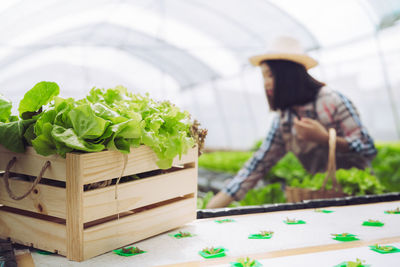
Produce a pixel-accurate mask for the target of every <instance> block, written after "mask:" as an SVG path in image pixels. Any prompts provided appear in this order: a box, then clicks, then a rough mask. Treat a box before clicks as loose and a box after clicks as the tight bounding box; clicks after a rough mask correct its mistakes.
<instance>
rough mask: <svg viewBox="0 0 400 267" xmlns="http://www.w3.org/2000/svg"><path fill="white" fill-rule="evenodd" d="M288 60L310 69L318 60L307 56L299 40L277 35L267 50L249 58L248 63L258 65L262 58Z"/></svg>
mask: <svg viewBox="0 0 400 267" xmlns="http://www.w3.org/2000/svg"><path fill="white" fill-rule="evenodd" d="M279 59H283V60H290V61H293V62H296V63H299V64H301V65H303V66H304V67H306V69H311V68H312V67H315V66H317V65H318V62H317V61H316V60H315V59H313V58H312V57H310V56H308V55H307V54H306V53H305V51H304V48H303V47H302V46H301V44H300V42H299V41H297V40H296V39H294V38H291V37H279V38H277V39H276V40H274V41H273V42H272V44H271V46H270V47H269V48H268V50H267V52H266V53H264V54H262V55H256V56H252V57H250V58H249V60H250V63H251V64H253V65H254V66H259V65H260V63H261V62H262V61H264V60H279Z"/></svg>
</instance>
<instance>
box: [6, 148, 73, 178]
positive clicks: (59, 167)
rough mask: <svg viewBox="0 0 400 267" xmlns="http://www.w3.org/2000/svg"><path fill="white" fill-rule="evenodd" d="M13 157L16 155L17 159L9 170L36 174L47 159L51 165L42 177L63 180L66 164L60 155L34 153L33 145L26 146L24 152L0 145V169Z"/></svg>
mask: <svg viewBox="0 0 400 267" xmlns="http://www.w3.org/2000/svg"><path fill="white" fill-rule="evenodd" d="M13 157H16V158H17V161H16V162H15V164H14V166H13V167H12V168H11V172H15V173H21V174H27V175H32V176H37V175H39V173H40V171H41V170H42V167H43V165H44V164H45V163H46V161H48V160H49V161H50V162H51V166H50V167H49V168H47V170H46V171H45V172H44V174H43V178H49V179H53V180H58V181H64V182H65V177H66V165H65V159H64V158H62V157H61V156H58V155H54V156H48V157H45V156H41V155H38V154H37V153H36V151H35V150H34V149H33V147H27V148H26V151H25V153H15V152H11V151H9V150H8V149H6V148H4V147H3V146H2V145H0V170H5V169H6V166H7V164H8V162H9V161H10V160H11V159H12V158H13Z"/></svg>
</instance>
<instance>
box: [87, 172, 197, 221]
mask: <svg viewBox="0 0 400 267" xmlns="http://www.w3.org/2000/svg"><path fill="white" fill-rule="evenodd" d="M190 193H194V194H197V169H195V168H188V169H182V170H179V171H175V172H172V173H167V174H161V175H157V176H154V177H149V178H145V179H141V180H136V181H132V182H127V183H123V184H119V185H118V200H115V186H108V187H106V188H100V189H95V190H91V191H87V192H84V196H83V208H84V212H83V216H84V222H89V221H93V220H96V219H99V218H104V217H106V216H109V215H113V214H117V213H118V212H124V211H128V210H132V209H136V208H139V207H143V206H147V205H150V204H153V203H157V202H161V201H165V200H168V199H172V198H175V197H179V196H184V195H187V194H190ZM193 210H196V208H195V207H194V208H193Z"/></svg>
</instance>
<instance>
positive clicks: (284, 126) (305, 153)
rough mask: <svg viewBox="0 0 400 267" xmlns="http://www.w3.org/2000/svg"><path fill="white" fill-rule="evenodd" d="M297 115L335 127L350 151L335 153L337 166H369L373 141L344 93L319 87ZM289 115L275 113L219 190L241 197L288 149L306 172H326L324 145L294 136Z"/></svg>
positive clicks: (325, 150)
mask: <svg viewBox="0 0 400 267" xmlns="http://www.w3.org/2000/svg"><path fill="white" fill-rule="evenodd" d="M298 114H299V115H300V116H301V117H308V118H311V119H315V120H318V121H319V122H320V123H321V124H322V125H323V126H324V127H325V128H326V129H329V128H335V129H336V133H337V136H340V137H343V138H345V139H346V140H347V142H348V144H349V148H350V152H347V153H339V152H336V166H337V168H345V169H348V168H352V167H357V168H360V169H364V168H366V167H369V166H370V165H371V164H370V163H371V160H372V159H373V158H374V157H375V155H376V153H377V151H376V149H375V145H374V141H373V140H372V138H371V137H370V136H369V134H368V132H367V130H366V128H365V127H364V126H363V125H362V124H361V121H360V118H359V114H358V112H357V110H356V108H355V107H354V105H353V103H352V102H351V101H350V100H349V99H347V98H346V97H345V96H343V95H342V94H340V93H339V92H336V91H333V90H330V89H329V88H327V87H323V88H321V90H320V92H319V93H318V96H317V99H316V101H315V102H313V103H308V104H306V105H303V106H301V107H300V108H299V110H298ZM293 118H294V114H293V113H292V112H290V111H289V110H286V111H283V112H279V113H278V116H277V117H276V118H275V119H274V121H273V123H272V127H271V129H270V131H269V133H268V135H267V137H266V139H265V140H264V142H263V144H262V145H261V147H260V149H259V150H258V151H257V152H255V153H254V155H253V157H252V158H251V159H250V160H249V161H247V163H246V164H245V165H244V167H243V168H242V169H241V170H240V171H239V172H238V174H237V175H236V176H235V177H234V178H233V179H232V180H231V181H230V182H229V183H228V184H227V186H226V187H225V188H224V189H223V191H224V192H225V193H226V194H228V195H230V196H231V197H233V198H234V199H236V200H239V199H241V198H243V197H244V196H245V195H246V193H247V191H248V190H249V189H251V188H253V187H254V186H255V185H256V183H257V182H258V181H259V180H260V179H261V178H263V177H265V175H266V174H267V172H268V171H269V170H270V168H271V167H272V166H274V165H275V164H276V163H277V162H278V161H279V160H280V159H281V158H282V157H283V156H284V155H285V154H286V153H287V152H289V151H292V152H293V153H294V154H295V155H296V156H297V158H298V159H299V161H300V162H301V163H302V164H303V166H304V168H305V169H307V170H308V171H309V172H310V173H316V172H325V171H326V165H327V162H328V147H327V146H322V145H319V144H317V143H315V142H310V141H302V140H299V139H297V138H296V134H295V132H294V128H293V127H292V125H293Z"/></svg>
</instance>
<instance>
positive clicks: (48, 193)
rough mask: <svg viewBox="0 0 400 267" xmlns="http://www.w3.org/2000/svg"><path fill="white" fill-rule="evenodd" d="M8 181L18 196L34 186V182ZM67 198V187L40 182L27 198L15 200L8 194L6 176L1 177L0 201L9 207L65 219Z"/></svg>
mask: <svg viewBox="0 0 400 267" xmlns="http://www.w3.org/2000/svg"><path fill="white" fill-rule="evenodd" d="M8 181H9V184H10V188H11V190H12V191H13V192H14V193H15V194H16V195H17V196H20V195H22V194H24V193H25V192H27V191H28V190H29V189H30V188H31V186H32V182H27V181H20V180H14V179H9V180H8ZM65 198H66V196H65V188H59V187H55V186H49V185H44V184H38V185H37V186H36V187H35V189H34V190H33V191H32V192H31V193H30V194H29V195H28V196H27V197H26V198H24V199H21V200H14V199H12V198H10V197H9V196H8V193H7V190H6V188H5V183H4V178H3V177H0V203H1V204H3V205H5V206H8V207H13V208H17V209H22V210H27V211H32V212H37V213H40V214H44V215H50V216H54V217H58V218H62V219H65V218H66V211H65V210H66V208H65V203H66V200H65Z"/></svg>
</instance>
